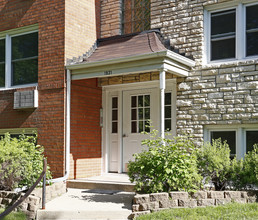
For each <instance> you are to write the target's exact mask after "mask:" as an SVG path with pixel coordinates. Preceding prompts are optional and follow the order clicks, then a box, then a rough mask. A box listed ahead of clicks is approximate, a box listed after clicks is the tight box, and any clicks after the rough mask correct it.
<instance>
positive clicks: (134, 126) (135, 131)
mask: <svg viewBox="0 0 258 220" xmlns="http://www.w3.org/2000/svg"><path fill="white" fill-rule="evenodd" d="M131 125H132V126H131V128H132V129H131V131H132V133H137V124H136V121H132V124H131Z"/></svg>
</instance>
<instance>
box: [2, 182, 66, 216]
mask: <svg viewBox="0 0 258 220" xmlns="http://www.w3.org/2000/svg"><path fill="white" fill-rule="evenodd" d="M64 193H66V183H64V182H60V183H54V184H52V185H50V186H47V188H46V202H49V201H51V200H52V199H54V198H56V197H58V196H60V195H62V194H64ZM24 194H25V193H22V192H19V193H17V192H13V191H0V208H4V209H5V208H6V207H8V206H10V205H13V204H14V203H15V202H16V201H17V200H18V199H20V198H21V197H22V196H24ZM41 205H42V188H36V189H35V190H33V191H32V193H31V195H29V197H28V198H26V199H25V200H24V201H23V202H22V204H20V205H19V206H18V208H16V209H15V211H18V210H20V211H22V212H24V213H25V214H26V215H27V219H35V218H36V213H37V210H38V209H40V208H41Z"/></svg>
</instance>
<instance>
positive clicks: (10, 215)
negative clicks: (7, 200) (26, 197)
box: [0, 209, 27, 220]
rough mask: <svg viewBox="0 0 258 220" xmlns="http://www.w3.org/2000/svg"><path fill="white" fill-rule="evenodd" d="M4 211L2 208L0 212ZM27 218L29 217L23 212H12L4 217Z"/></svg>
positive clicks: (7, 219) (6, 218)
mask: <svg viewBox="0 0 258 220" xmlns="http://www.w3.org/2000/svg"><path fill="white" fill-rule="evenodd" d="M3 211H4V209H0V213H2V212H3ZM26 219H27V218H26V215H25V214H24V213H23V212H11V213H10V214H9V215H7V216H5V217H4V218H3V220H26ZM1 220H2V219H1Z"/></svg>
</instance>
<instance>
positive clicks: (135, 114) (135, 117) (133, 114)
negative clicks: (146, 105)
mask: <svg viewBox="0 0 258 220" xmlns="http://www.w3.org/2000/svg"><path fill="white" fill-rule="evenodd" d="M131 117H132V118H131V120H137V109H132V115H131Z"/></svg>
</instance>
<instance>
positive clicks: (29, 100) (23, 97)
mask: <svg viewBox="0 0 258 220" xmlns="http://www.w3.org/2000/svg"><path fill="white" fill-rule="evenodd" d="M37 107H38V90H30V91H18V92H14V105H13V108H14V109H30V108H37Z"/></svg>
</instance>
